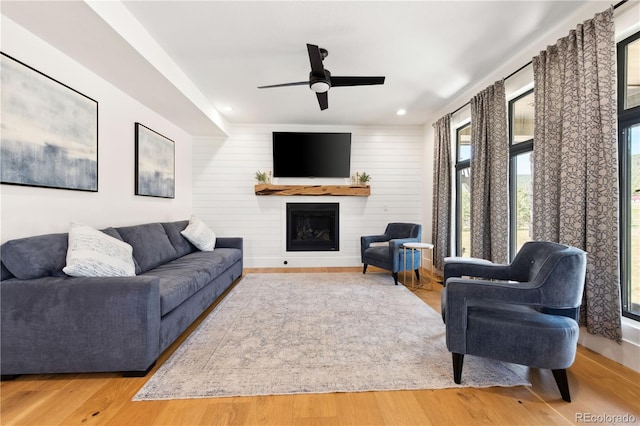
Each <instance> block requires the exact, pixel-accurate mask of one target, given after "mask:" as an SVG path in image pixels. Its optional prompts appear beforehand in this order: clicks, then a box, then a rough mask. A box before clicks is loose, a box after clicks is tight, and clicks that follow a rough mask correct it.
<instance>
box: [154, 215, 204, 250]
mask: <svg viewBox="0 0 640 426" xmlns="http://www.w3.org/2000/svg"><path fill="white" fill-rule="evenodd" d="M187 225H189V221H188V220H180V221H177V222H166V223H163V224H162V226H163V227H164V230H165V232H166V233H167V236H168V237H169V241H171V244H172V245H173V248H174V249H176V252H177V253H178V256H184V255H187V254H189V253H192V252H194V251H195V250H196V248H195V246H194V245H193V244H191V243H190V242H189V240H187V239H186V238H185V237H184V236H183V235H182V234H181V233H180V231H183V230H184V228H186V227H187Z"/></svg>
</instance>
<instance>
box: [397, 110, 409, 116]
mask: <svg viewBox="0 0 640 426" xmlns="http://www.w3.org/2000/svg"><path fill="white" fill-rule="evenodd" d="M406 113H407V110H405V109H399V110H398V111H397V112H396V114H398V115H405V114H406Z"/></svg>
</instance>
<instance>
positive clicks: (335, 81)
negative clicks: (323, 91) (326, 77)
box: [331, 76, 384, 87]
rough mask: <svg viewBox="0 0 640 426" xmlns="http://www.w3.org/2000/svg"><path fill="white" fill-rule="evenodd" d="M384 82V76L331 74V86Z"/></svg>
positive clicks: (366, 84)
mask: <svg viewBox="0 0 640 426" xmlns="http://www.w3.org/2000/svg"><path fill="white" fill-rule="evenodd" d="M373 84H384V77H334V76H331V87H340V86H343V87H344V86H369V85H373Z"/></svg>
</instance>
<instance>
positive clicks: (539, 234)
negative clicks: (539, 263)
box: [533, 8, 622, 342]
mask: <svg viewBox="0 0 640 426" xmlns="http://www.w3.org/2000/svg"><path fill="white" fill-rule="evenodd" d="M615 66H616V65H615V40H614V27H613V9H612V8H610V9H609V10H607V11H605V12H603V13H600V14H597V15H596V16H595V17H594V18H593V19H591V20H589V21H586V22H584V24H582V25H579V26H578V27H577V28H576V30H572V31H571V32H570V33H569V35H568V36H567V37H565V38H562V39H560V40H558V42H557V43H556V44H555V45H553V46H549V47H548V48H547V50H546V51H543V52H540V55H539V56H536V57H535V58H533V70H534V84H535V103H536V109H535V131H534V140H535V146H534V154H533V155H534V162H533V164H534V175H533V237H534V239H536V240H548V241H556V242H561V243H565V244H569V245H572V246H575V247H578V248H581V249H583V250H584V251H586V252H587V253H588V257H587V259H588V262H587V278H586V282H585V293H584V299H583V304H582V309H581V324H582V325H585V326H586V327H587V330H588V331H589V332H590V333H592V334H598V335H602V336H605V337H608V338H610V339H612V340H616V341H618V342H620V341H621V339H622V334H621V316H620V287H619V285H620V282H619V253H618V250H619V248H618V247H619V245H618V158H617V152H618V151H617V139H616V68H615Z"/></svg>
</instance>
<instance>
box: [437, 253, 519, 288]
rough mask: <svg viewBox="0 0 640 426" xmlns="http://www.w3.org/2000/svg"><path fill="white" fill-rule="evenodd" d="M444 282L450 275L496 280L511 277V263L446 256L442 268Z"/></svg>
mask: <svg viewBox="0 0 640 426" xmlns="http://www.w3.org/2000/svg"><path fill="white" fill-rule="evenodd" d="M443 275H444V282H445V285H446V282H447V280H448V279H449V278H452V277H465V276H468V277H476V278H486V279H496V280H510V279H511V275H512V274H511V265H504V264H499V263H493V262H491V261H489V260H485V259H476V258H470V257H446V258H445V259H444V268H443Z"/></svg>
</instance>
